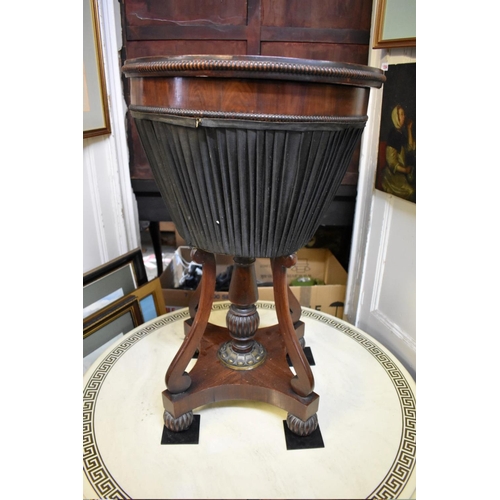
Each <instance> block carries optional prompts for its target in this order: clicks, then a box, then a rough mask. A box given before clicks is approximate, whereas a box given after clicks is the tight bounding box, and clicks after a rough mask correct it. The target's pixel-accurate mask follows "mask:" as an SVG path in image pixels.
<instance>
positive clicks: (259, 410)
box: [83, 301, 416, 499]
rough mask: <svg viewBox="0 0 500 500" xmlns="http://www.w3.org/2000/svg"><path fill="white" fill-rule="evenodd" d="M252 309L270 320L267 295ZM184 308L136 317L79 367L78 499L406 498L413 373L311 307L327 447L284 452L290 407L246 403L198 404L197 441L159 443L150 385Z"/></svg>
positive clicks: (154, 385) (410, 481) (215, 314)
mask: <svg viewBox="0 0 500 500" xmlns="http://www.w3.org/2000/svg"><path fill="white" fill-rule="evenodd" d="M229 308H230V303H229V302H217V303H214V304H213V307H212V312H211V315H210V321H211V322H212V323H214V324H215V325H220V326H224V325H225V318H226V314H227V312H228V310H229ZM257 310H258V312H259V315H260V317H261V324H262V326H263V327H266V326H270V325H273V324H274V323H275V322H276V319H277V318H276V309H275V305H274V303H272V302H264V301H259V302H257ZM189 316H190V314H189V310H188V309H181V310H179V311H175V312H172V313H168V314H166V315H164V316H161V317H159V318H156V319H154V320H151V321H150V322H148V323H146V324H144V325H141V326H139V327H138V328H136V329H135V330H133V331H131V332H129V333H128V334H126V335H125V336H124V337H123V338H122V339H120V340H119V341H118V342H116V344H115V345H113V346H111V347H110V348H109V349H108V350H107V351H106V352H105V353H103V354H102V355H101V356H100V358H99V359H97V360H96V361H95V363H94V364H93V365H92V367H91V368H90V369H89V370H88V372H87V373H86V374H85V376H84V381H83V382H84V383H83V387H84V389H83V402H84V407H83V437H84V446H83V473H84V489H83V491H84V498H89V499H91V498H151V499H153V498H158V499H166V498H218V499H221V498H299V499H300V498H414V496H412V492H413V491H414V489H415V476H416V399H415V391H416V388H415V382H414V381H413V379H412V378H411V376H410V375H409V373H408V372H407V371H406V370H405V368H404V367H403V366H402V365H401V363H399V361H398V360H397V359H396V358H395V357H394V356H393V355H392V354H391V353H390V352H389V351H388V350H387V349H385V348H384V347H383V346H382V345H380V344H379V343H378V342H377V341H376V340H375V339H373V338H372V337H370V336H369V335H367V334H366V333H364V332H363V331H361V330H359V329H358V328H355V327H354V326H352V325H350V324H348V323H346V322H345V321H342V320H340V319H338V318H336V317H333V316H330V315H328V314H325V313H321V312H319V311H314V310H312V309H308V308H304V309H303V311H302V320H303V321H304V324H305V328H306V330H307V338H308V347H309V348H310V349H311V352H312V354H313V357H314V361H315V364H314V365H313V366H312V369H313V371H314V375H315V379H316V385H317V387H318V391H320V392H321V395H322V396H321V405H320V408H319V411H318V413H319V417H320V426H321V434H322V436H323V441H324V447H323V448H309V449H293V450H290V449H288V448H287V446H286V436H285V431H286V429H284V425H286V424H284V422H285V419H286V415H287V412H286V411H285V410H282V409H280V408H278V407H276V406H274V405H271V404H266V403H262V402H254V401H232V402H226V401H223V402H219V403H211V404H208V405H205V406H203V407H202V408H199V409H197V410H196V412H195V422H196V421H197V420H198V419H199V442H198V444H162V435H163V433H164V432H165V427H164V424H163V419H162V411H163V408H162V402H161V398H159V397H158V394H159V393H160V392H161V391H162V388H163V374H164V373H165V366H166V364H168V363H169V361H170V360H171V359H172V357H173V356H174V355H175V353H176V351H177V350H178V349H179V346H180V345H181V344H182V342H183V339H184V322H185V321H186V319H188V318H189ZM193 363H195V360H193V361H192V362H191V363H190V364H193ZM193 427H194V424H193ZM186 432H187V433H190V432H192V431H191V429H190V430H188V431H186ZM182 434H185V433H177V434H174V433H173V434H172V435H174V436H175V435H179V436H180V435H182ZM307 439H310V436H309V437H305V438H297V440H299V441H302V440H307Z"/></svg>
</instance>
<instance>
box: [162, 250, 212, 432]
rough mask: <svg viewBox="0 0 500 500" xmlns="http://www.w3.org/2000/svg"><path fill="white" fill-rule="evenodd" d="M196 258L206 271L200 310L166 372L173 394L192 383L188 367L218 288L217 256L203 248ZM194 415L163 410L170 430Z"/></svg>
mask: <svg viewBox="0 0 500 500" xmlns="http://www.w3.org/2000/svg"><path fill="white" fill-rule="evenodd" d="M193 260H194V261H195V262H198V263H199V264H203V275H202V279H201V283H200V284H201V295H200V303H199V308H198V313H197V314H196V316H195V318H194V321H193V324H192V325H191V328H190V330H189V333H188V335H187V336H186V337H185V338H184V342H183V343H182V345H181V347H180V349H179V351H178V352H177V354H176V355H175V357H174V359H173V361H172V363H171V364H170V366H169V368H168V370H167V373H166V375H165V383H166V385H167V389H168V391H169V392H170V393H171V394H177V393H181V392H184V391H186V390H187V389H189V387H190V386H191V377H190V376H189V374H187V373H186V372H185V370H186V367H187V365H188V363H189V362H190V361H191V359H192V358H193V356H194V353H195V352H196V350H197V349H198V345H199V343H200V340H201V338H202V336H203V334H204V333H205V329H206V327H207V324H208V319H209V317H210V312H211V309H212V302H213V293H214V290H215V256H214V255H213V254H211V253H208V252H204V251H203V250H196V251H195V253H194V255H193ZM192 419H193V414H192V412H189V413H188V414H186V415H181V416H179V417H174V416H173V415H172V414H170V413H169V412H168V411H165V413H164V422H165V426H166V427H167V428H168V429H170V430H175V431H179V430H184V429H187V428H188V427H189V426H190V425H191V423H192Z"/></svg>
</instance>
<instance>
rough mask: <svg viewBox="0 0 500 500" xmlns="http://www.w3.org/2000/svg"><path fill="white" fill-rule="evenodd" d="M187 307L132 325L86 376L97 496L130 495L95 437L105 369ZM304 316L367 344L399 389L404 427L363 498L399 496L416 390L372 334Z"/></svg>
mask: <svg viewBox="0 0 500 500" xmlns="http://www.w3.org/2000/svg"><path fill="white" fill-rule="evenodd" d="M257 307H258V309H263V310H265V309H268V310H275V305H274V303H273V302H258V303H257ZM228 308H229V303H227V302H215V303H214V304H213V307H212V309H213V310H214V311H217V310H219V311H220V310H226V309H228ZM188 317H189V311H188V310H187V309H183V310H181V311H179V312H173V313H170V314H168V315H166V316H165V317H162V318H161V319H159V320H157V321H154V322H152V323H150V324H148V325H147V326H145V327H144V328H141V329H140V330H138V331H136V332H135V333H134V334H133V335H131V336H130V337H128V338H126V339H125V340H123V341H122V342H120V343H119V344H118V345H117V346H116V347H115V348H114V349H113V350H112V351H111V352H110V353H109V354H108V355H107V356H106V357H105V358H104V359H103V360H102V361H101V363H100V364H99V366H98V367H97V368H96V369H95V370H94V372H93V374H92V376H91V378H90V379H89V380H88V382H87V384H86V386H85V388H84V392H83V460H84V472H85V475H86V477H87V479H88V481H89V483H90V484H91V485H92V487H93V488H94V490H95V491H96V492H97V493H98V494H99V496H100V497H101V498H119V499H126V498H127V499H128V498H131V497H130V496H129V495H128V494H127V493H126V492H125V491H124V490H123V488H121V487H120V485H119V484H118V482H117V481H116V480H115V479H114V478H113V476H112V474H111V473H110V471H109V470H108V469H107V467H106V465H105V464H104V461H103V459H102V457H101V455H100V453H99V448H98V446H97V443H96V440H95V429H94V412H95V405H96V401H97V396H98V394H99V391H100V389H101V387H102V384H103V383H104V381H105V380H106V377H107V375H108V373H109V372H110V370H111V368H112V367H113V365H114V363H116V361H117V360H118V359H120V358H121V356H122V355H123V354H124V353H125V352H126V351H127V350H128V349H130V348H131V347H132V346H133V345H135V344H136V343H137V342H138V341H139V340H141V339H142V338H144V337H147V336H148V335H149V334H151V333H153V332H154V331H156V330H157V329H158V328H160V327H162V326H165V325H168V324H169V323H173V322H175V321H177V320H182V319H187V318H188ZM302 317H306V318H310V319H313V320H316V321H320V322H321V323H324V324H325V325H328V326H331V327H333V328H335V329H336V330H338V331H340V332H342V333H344V334H345V335H348V336H349V337H350V338H351V339H352V340H354V341H356V342H357V343H358V344H359V345H361V346H362V347H363V348H364V349H366V350H367V351H368V352H369V353H370V354H371V355H372V356H373V357H374V358H375V359H376V360H377V361H378V362H379V363H380V365H381V366H382V368H383V369H384V370H385V372H386V373H387V375H388V376H389V378H390V379H391V381H392V383H393V385H394V388H395V390H396V392H397V394H398V397H399V402H400V405H401V413H402V426H403V428H402V433H401V440H400V444H399V449H398V452H397V455H396V457H395V459H394V462H393V464H392V466H391V468H390V469H389V471H388V472H387V474H386V476H385V477H384V479H383V480H382V481H381V482H380V483H379V484H378V486H377V487H376V488H375V489H374V490H373V491H372V492H371V493H370V495H369V496H368V497H367V498H370V499H371V498H373V499H379V498H397V496H398V495H399V494H400V493H401V491H402V490H403V489H404V487H405V486H406V484H407V482H408V480H409V478H410V477H411V474H412V472H413V470H414V468H415V463H416V401H415V395H414V394H413V391H412V389H411V387H410V386H409V384H408V381H407V380H406V378H405V377H404V375H403V373H402V372H401V370H400V369H399V368H398V366H397V365H396V364H395V363H394V362H393V360H392V359H391V358H390V357H389V356H388V355H387V354H386V353H385V352H384V351H382V349H381V348H380V347H378V346H377V345H376V344H374V343H373V342H372V341H371V340H370V339H368V338H367V337H366V336H364V335H363V334H361V333H360V332H359V331H356V330H353V329H352V328H350V327H349V326H347V325H346V324H344V323H341V322H339V321H337V320H336V319H335V318H334V317H328V316H326V315H324V314H322V313H320V312H317V311H313V310H307V309H303V310H302Z"/></svg>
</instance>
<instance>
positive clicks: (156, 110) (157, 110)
mask: <svg viewBox="0 0 500 500" xmlns="http://www.w3.org/2000/svg"><path fill="white" fill-rule="evenodd" d="M129 109H130V111H132V112H135V113H148V114H149V113H153V114H161V115H175V116H182V117H187V118H214V119H228V120H257V121H270V122H294V123H296V122H321V123H335V124H339V125H356V124H359V125H364V124H365V123H366V121H367V120H368V116H366V115H362V116H325V115H275V114H265V113H237V112H234V111H207V110H201V109H179V108H162V107H160V106H141V105H137V104H136V105H131V106H129Z"/></svg>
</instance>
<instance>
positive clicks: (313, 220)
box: [136, 118, 363, 258]
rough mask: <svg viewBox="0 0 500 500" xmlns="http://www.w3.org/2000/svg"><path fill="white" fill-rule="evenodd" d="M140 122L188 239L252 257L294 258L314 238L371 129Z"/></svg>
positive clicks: (153, 164)
mask: <svg viewBox="0 0 500 500" xmlns="http://www.w3.org/2000/svg"><path fill="white" fill-rule="evenodd" d="M136 124H137V128H138V131H139V135H140V138H141V141H142V144H143V146H144V149H145V151H146V154H147V157H148V160H149V163H150V165H151V169H152V171H153V175H154V177H155V180H156V182H157V184H158V187H159V189H160V192H161V194H162V196H163V199H164V200H165V203H166V204H167V207H168V209H169V211H170V214H171V216H172V219H173V221H174V223H175V225H176V227H177V230H178V231H179V233H180V235H181V236H182V237H183V238H184V239H185V240H186V243H187V244H188V245H190V246H193V247H196V248H200V249H202V250H206V251H209V252H213V253H218V254H227V255H234V256H239V257H251V258H256V257H278V256H284V255H290V254H292V253H294V252H296V251H297V250H298V249H299V248H301V247H303V246H304V245H305V244H306V243H308V242H309V241H310V239H311V238H312V236H313V235H314V233H315V231H316V229H317V228H318V226H319V223H320V221H321V218H322V216H323V213H324V212H325V210H326V209H327V208H328V206H329V204H330V203H331V201H332V200H333V197H334V196H335V193H336V191H337V189H338V187H339V185H340V183H341V181H342V178H343V177H344V174H345V172H346V170H347V167H348V165H349V163H350V160H351V157H352V154H353V151H354V148H355V146H356V144H357V142H358V140H359V138H360V136H361V134H362V131H363V126H359V125H354V126H353V125H349V124H346V125H345V126H339V125H338V124H336V125H335V126H334V127H332V129H331V130H325V127H324V126H323V127H321V128H320V129H317V130H315V125H314V124H310V125H309V128H310V130H286V128H285V127H283V125H282V124H280V126H277V127H276V129H272V128H270V127H269V126H266V127H264V128H263V129H260V128H259V127H255V128H241V127H235V128H233V127H224V126H216V127H214V126H210V127H205V126H202V125H201V126H197V127H192V126H179V125H176V124H172V123H168V122H166V121H162V120H154V119H147V118H140V119H138V118H136ZM306 128H308V127H306Z"/></svg>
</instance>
